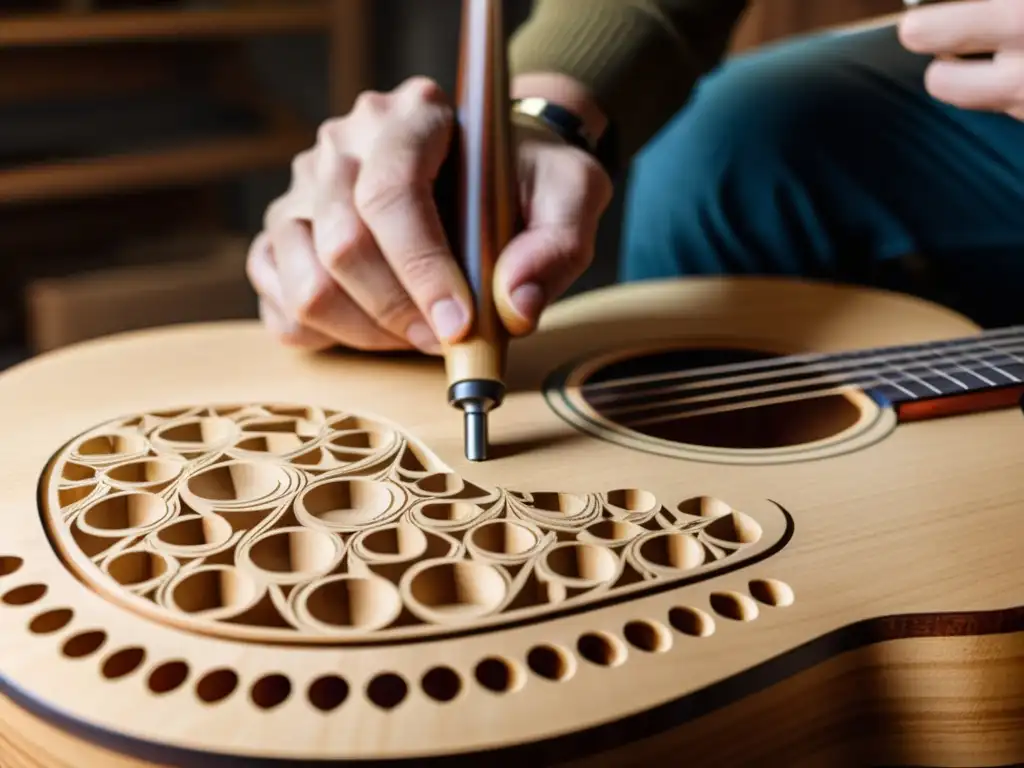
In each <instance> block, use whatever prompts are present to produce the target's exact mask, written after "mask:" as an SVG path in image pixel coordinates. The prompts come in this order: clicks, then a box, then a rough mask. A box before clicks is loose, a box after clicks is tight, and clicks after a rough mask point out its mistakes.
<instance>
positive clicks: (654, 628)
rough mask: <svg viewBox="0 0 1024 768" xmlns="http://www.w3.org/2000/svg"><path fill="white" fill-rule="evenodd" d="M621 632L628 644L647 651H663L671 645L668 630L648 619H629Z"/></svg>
mask: <svg viewBox="0 0 1024 768" xmlns="http://www.w3.org/2000/svg"><path fill="white" fill-rule="evenodd" d="M622 634H623V636H625V638H626V641H627V642H628V643H629V644H630V645H632V646H634V647H635V648H639V649H640V650H641V651H647V652H648V653H664V652H665V651H667V650H668V649H669V648H671V647H672V637H671V636H670V635H669V633H668V630H666V629H665V628H664V627H662V626H661V625H660V624H655V623H653V622H650V621H631V622H629V623H628V624H626V626H625V628H624V629H623V632H622Z"/></svg>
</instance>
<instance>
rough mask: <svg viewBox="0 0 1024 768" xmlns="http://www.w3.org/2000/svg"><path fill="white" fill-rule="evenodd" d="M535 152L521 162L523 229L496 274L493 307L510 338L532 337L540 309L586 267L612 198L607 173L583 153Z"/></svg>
mask: <svg viewBox="0 0 1024 768" xmlns="http://www.w3.org/2000/svg"><path fill="white" fill-rule="evenodd" d="M535 151H536V155H535V157H534V158H532V159H533V160H534V162H532V163H530V162H525V163H523V164H522V165H523V166H524V167H525V168H526V169H527V174H526V178H524V179H523V182H524V187H525V188H526V189H527V190H528V191H529V194H528V196H527V197H528V200H527V202H526V205H525V210H524V213H525V219H526V229H525V230H524V231H523V232H521V233H520V234H519V235H517V236H516V237H514V238H513V239H512V241H511V242H510V243H509V244H508V245H507V246H506V247H505V250H504V251H503V252H502V254H501V257H500V258H499V259H498V263H497V265H496V267H495V275H494V280H495V284H494V297H495V304H496V306H497V309H498V313H499V315H500V316H501V319H502V322H503V323H504V324H505V327H506V328H508V330H509V332H510V333H511V334H513V335H514V336H521V335H524V334H527V333H530V332H531V331H532V330H533V329H534V328H535V327H536V325H537V322H538V321H539V319H540V315H541V312H542V311H543V310H544V308H545V307H547V306H548V305H549V304H550V303H551V302H553V301H555V300H556V299H557V298H559V297H560V296H561V295H562V294H563V293H564V292H565V291H566V290H568V288H569V287H570V286H571V285H572V284H573V283H574V282H575V281H576V280H577V279H578V278H579V277H580V276H581V275H582V274H583V273H584V272H585V271H586V270H587V268H588V267H589V266H590V263H591V261H593V258H594V242H595V240H596V235H597V227H598V223H599V222H600V219H601V216H602V214H603V213H604V211H605V209H606V208H607V207H608V205H609V203H610V202H611V198H612V183H611V180H610V179H609V178H608V175H607V173H605V171H604V169H603V168H601V166H600V165H598V164H597V163H596V162H595V161H594V159H593V158H591V157H590V156H589V155H586V154H584V153H583V152H582V151H581V150H578V149H576V148H575V147H568V146H564V145H563V146H552V145H547V146H543V147H539V148H535ZM531 171H532V173H531ZM531 177H532V178H531Z"/></svg>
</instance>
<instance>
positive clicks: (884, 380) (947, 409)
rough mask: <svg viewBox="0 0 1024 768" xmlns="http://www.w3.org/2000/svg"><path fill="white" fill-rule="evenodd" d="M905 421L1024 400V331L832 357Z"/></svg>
mask: <svg viewBox="0 0 1024 768" xmlns="http://www.w3.org/2000/svg"><path fill="white" fill-rule="evenodd" d="M827 364H828V366H829V367H831V368H832V369H834V370H836V369H840V370H841V372H842V375H843V376H844V378H846V380H847V381H848V382H849V383H851V384H855V385H857V386H859V387H861V388H863V389H864V390H866V391H867V392H868V394H870V395H871V396H872V397H873V398H875V399H876V400H877V401H878V402H880V403H882V404H884V405H889V406H891V407H893V408H894V409H895V410H896V413H897V415H898V416H899V418H900V420H901V421H916V420H920V419H925V418H936V417H940V416H949V415H954V414H956V413H970V412H976V411H983V410H990V409H993V408H1007V407H1012V406H1014V405H1016V404H1017V403H1018V402H1019V401H1020V398H1021V396H1022V395H1024V326H1016V327H1009V328H1001V329H998V330H993V331H986V332H983V333H981V334H978V335H977V336H972V337H965V338H961V339H953V340H949V341H941V342H926V343H922V344H913V345H906V346H899V347H888V348H885V349H872V350H865V351H858V352H848V353H843V354H837V355H830V356H829V357H828V363H827Z"/></svg>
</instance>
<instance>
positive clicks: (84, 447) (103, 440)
mask: <svg viewBox="0 0 1024 768" xmlns="http://www.w3.org/2000/svg"><path fill="white" fill-rule="evenodd" d="M145 449H146V440H145V438H143V437H142V436H141V435H133V434H131V433H128V434H124V435H96V436H95V437H90V438H89V439H88V440H84V441H82V442H81V443H79V445H78V450H77V453H78V454H79V455H80V456H123V455H125V454H129V453H139V452H140V451H143V450H145Z"/></svg>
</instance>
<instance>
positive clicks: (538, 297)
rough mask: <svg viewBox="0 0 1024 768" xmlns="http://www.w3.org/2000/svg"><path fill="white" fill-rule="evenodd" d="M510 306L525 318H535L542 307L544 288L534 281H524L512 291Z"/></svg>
mask: <svg viewBox="0 0 1024 768" xmlns="http://www.w3.org/2000/svg"><path fill="white" fill-rule="evenodd" d="M510 298H511V300H512V307H513V308H514V309H515V311H516V312H518V313H519V314H520V315H522V316H523V317H524V318H526V319H527V320H536V319H537V316H538V315H540V313H541V310H542V309H544V290H543V289H542V288H541V287H540V286H539V285H537V284H536V283H524V284H523V285H520V286H519V287H518V288H516V289H515V290H514V291H512V293H511V296H510Z"/></svg>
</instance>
